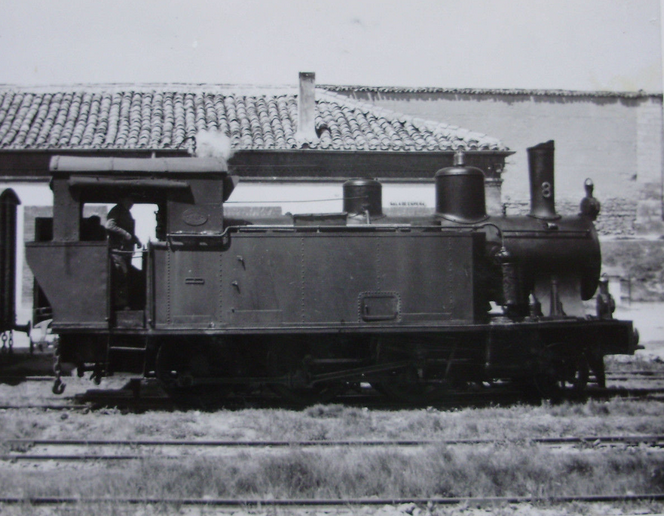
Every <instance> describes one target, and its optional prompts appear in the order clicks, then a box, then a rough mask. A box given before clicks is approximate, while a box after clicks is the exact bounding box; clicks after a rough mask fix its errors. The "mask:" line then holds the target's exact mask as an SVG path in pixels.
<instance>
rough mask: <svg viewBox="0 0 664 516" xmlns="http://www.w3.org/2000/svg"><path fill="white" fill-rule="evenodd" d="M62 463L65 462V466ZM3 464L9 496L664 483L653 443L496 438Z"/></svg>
mask: <svg viewBox="0 0 664 516" xmlns="http://www.w3.org/2000/svg"><path fill="white" fill-rule="evenodd" d="M64 468H66V469H64ZM94 471H95V474H93V475H91V474H90V469H89V467H85V468H81V467H75V466H66V465H62V466H61V468H60V470H59V474H53V473H54V472H53V471H48V470H40V469H36V470H33V469H30V468H29V467H21V468H10V469H9V470H7V469H5V470H4V471H2V472H1V473H0V485H2V486H3V488H4V489H3V491H4V495H5V496H17V497H36V496H49V497H50V496H53V497H57V496H65V497H108V498H109V499H113V498H116V497H139V498H140V497H166V498H174V499H181V498H202V497H210V498H247V499H254V498H263V497H268V498H278V499H279V498H333V499H343V498H366V497H379V498H392V497H395V498H423V497H432V496H433V497H447V496H449V497H466V496H469V497H473V496H543V497H547V496H561V495H563V496H564V495H577V494H626V493H662V492H664V457H662V456H661V455H658V454H653V453H652V452H650V451H647V450H622V451H612V452H610V453H595V452H589V453H580V452H575V453H567V452H562V453H561V452H556V451H552V450H550V449H545V448H542V447H539V446H525V447H524V446H516V445H509V446H508V445H494V446H490V447H486V448H482V449H477V448H473V447H463V448H459V447H455V448H449V447H428V448H426V449H421V450H418V451H411V452H410V453H404V452H403V451H400V450H387V449H380V450H359V451H358V450H348V449H340V450H313V451H306V450H298V449H294V450H287V451H285V452H283V453H277V454H255V453H251V454H250V453H248V452H240V453H238V454H235V455H233V456H227V457H224V458H215V459H212V458H205V457H200V456H198V457H183V458H182V460H177V461H176V460H168V461H167V460H163V459H161V460H159V459H154V460H153V459H145V460H140V461H134V462H131V463H128V464H125V465H124V466H119V465H117V464H115V465H105V464H99V465H98V467H97V468H96V469H95V470H94Z"/></svg>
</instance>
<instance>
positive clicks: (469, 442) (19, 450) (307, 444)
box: [0, 435, 664, 462]
mask: <svg viewBox="0 0 664 516" xmlns="http://www.w3.org/2000/svg"><path fill="white" fill-rule="evenodd" d="M509 442H512V443H517V444H538V445H542V446H547V447H561V446H563V447H582V448H583V449H587V448H588V447H594V448H598V447H604V448H605V447H608V446H612V447H615V446H622V447H627V446H638V445H647V446H648V447H651V448H656V449H659V448H663V447H664V435H608V436H607V435H605V436H596V435H591V436H568V437H533V438H525V439H523V438H522V439H381V440H348V439H345V440H306V441H279V440H269V441H262V440H258V441H230V440H211V441H202V440H113V439H101V440H100V439H94V440H83V439H10V440H6V441H4V442H3V443H2V444H3V445H4V447H6V448H9V449H10V452H9V453H5V454H3V455H0V460H2V461H12V462H16V461H34V462H36V461H81V462H86V461H118V460H146V459H148V460H152V459H157V460H161V459H182V455H181V454H180V453H179V450H182V449H184V448H187V449H189V450H192V449H193V450H198V451H202V450H205V456H206V457H210V456H212V454H211V451H217V452H220V451H222V452H223V451H226V450H228V449H238V448H251V449H259V448H260V449H263V450H278V449H288V450H291V449H301V448H337V449H338V448H408V447H426V446H464V445H465V446H482V445H484V446H486V445H494V444H506V443H509ZM63 448H70V449H72V448H73V450H74V451H73V452H71V453H55V452H53V451H52V450H54V449H63ZM123 448H131V449H132V450H139V449H141V448H144V450H143V452H144V453H131V454H122V453H106V452H104V451H102V452H101V453H100V452H99V450H107V449H123ZM35 449H37V452H35ZM39 449H46V450H47V451H46V452H39ZM90 449H93V450H94V451H95V453H90V452H89V451H88V450H90ZM82 450H85V451H82ZM176 450H177V451H178V453H174V452H175V451H176ZM158 451H159V452H160V453H157V452H158Z"/></svg>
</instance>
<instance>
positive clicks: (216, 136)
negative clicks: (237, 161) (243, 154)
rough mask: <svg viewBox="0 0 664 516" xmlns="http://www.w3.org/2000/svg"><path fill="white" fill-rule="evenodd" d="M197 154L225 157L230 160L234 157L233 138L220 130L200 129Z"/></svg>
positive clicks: (204, 156)
mask: <svg viewBox="0 0 664 516" xmlns="http://www.w3.org/2000/svg"><path fill="white" fill-rule="evenodd" d="M196 156H198V157H199V158H223V159H225V160H226V161H228V160H229V159H231V158H232V157H233V148H232V146H231V140H230V138H229V137H228V136H226V135H225V134H224V133H222V132H219V131H199V132H198V133H196Z"/></svg>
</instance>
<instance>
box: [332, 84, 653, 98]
mask: <svg viewBox="0 0 664 516" xmlns="http://www.w3.org/2000/svg"><path fill="white" fill-rule="evenodd" d="M321 88H325V89H326V90H329V91H331V92H332V91H339V92H348V93H365V92H369V93H433V94H436V93H438V94H451V95H491V96H497V95H505V96H520V95H521V96H523V95H525V96H528V97H591V98H624V99H640V98H649V97H654V98H660V99H661V98H662V93H661V92H660V93H657V92H647V91H643V90H639V91H601V90H599V91H585V90H546V89H543V90H539V89H537V90H535V89H519V88H511V89H507V88H505V89H487V88H436V87H405V86H338V85H324V86H323V85H321Z"/></svg>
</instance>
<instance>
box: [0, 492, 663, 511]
mask: <svg viewBox="0 0 664 516" xmlns="http://www.w3.org/2000/svg"><path fill="white" fill-rule="evenodd" d="M662 500H664V494H661V493H644V494H628V495H625V494H608V495H579V496H548V497H547V496H488V497H463V498H461V497H459V498H457V497H431V498H347V499H329V498H327V499H313V498H312V499H273V498H264V499H256V498H243V499H232V498H150V497H136V498H113V499H109V498H80V497H38V496H34V497H25V498H22V497H0V504H6V505H9V504H26V503H28V504H31V505H35V506H43V505H62V504H67V505H89V504H114V505H117V504H122V505H148V504H150V505H155V504H160V505H164V504H165V505H177V506H199V507H250V508H256V507H258V508H262V507H290V508H311V507H318V508H321V507H340V506H344V507H359V506H373V507H376V506H384V505H403V504H413V505H416V506H427V507H430V508H432V507H433V506H436V505H441V506H444V505H461V504H467V505H478V506H484V505H496V504H525V503H531V504H538V503H547V504H563V503H573V502H580V503H609V502H656V501H662Z"/></svg>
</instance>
